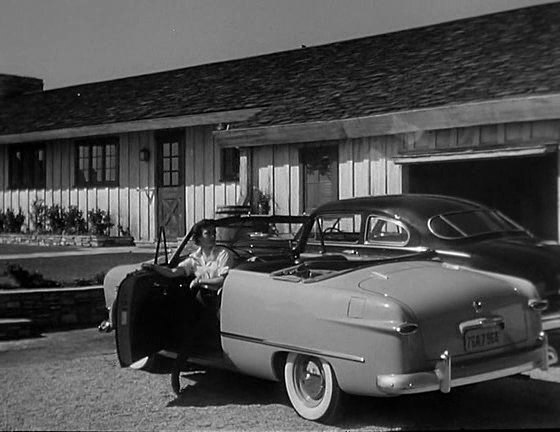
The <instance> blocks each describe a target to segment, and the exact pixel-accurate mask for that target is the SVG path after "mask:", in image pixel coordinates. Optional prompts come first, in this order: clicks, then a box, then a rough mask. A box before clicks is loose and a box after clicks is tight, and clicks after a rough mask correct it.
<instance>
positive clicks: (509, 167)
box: [405, 153, 558, 240]
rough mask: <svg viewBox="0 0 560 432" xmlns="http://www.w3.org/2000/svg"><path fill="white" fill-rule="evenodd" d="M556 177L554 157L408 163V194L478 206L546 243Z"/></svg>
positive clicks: (554, 234)
mask: <svg viewBox="0 0 560 432" xmlns="http://www.w3.org/2000/svg"><path fill="white" fill-rule="evenodd" d="M405 173H406V170H405ZM405 175H406V174H405ZM557 179H558V164H557V154H556V153H548V154H544V155H538V156H530V157H512V158H505V159H489V160H475V161H473V160H469V161H463V162H461V161H453V162H450V161H446V162H435V163H430V162H424V163H418V164H410V165H408V191H409V192H412V193H435V194H444V195H453V196H458V197H462V198H467V199H471V200H474V201H479V202H482V203H484V204H486V205H489V206H491V207H495V208H497V209H499V210H501V211H502V212H503V213H505V214H506V215H508V216H509V217H511V218H512V219H513V220H515V221H517V222H518V223H520V224H521V225H523V226H525V227H526V228H528V229H529V230H530V231H531V232H533V233H534V234H535V235H537V236H539V237H541V238H544V239H550V240H557V239H558V208H557V202H558V194H557V187H558V186H557Z"/></svg>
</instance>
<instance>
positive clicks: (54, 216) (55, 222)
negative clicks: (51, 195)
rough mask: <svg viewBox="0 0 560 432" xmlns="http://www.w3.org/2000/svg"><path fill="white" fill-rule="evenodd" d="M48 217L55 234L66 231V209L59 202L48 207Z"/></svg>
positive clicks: (50, 228)
mask: <svg viewBox="0 0 560 432" xmlns="http://www.w3.org/2000/svg"><path fill="white" fill-rule="evenodd" d="M47 219H48V221H49V231H50V232H51V233H53V234H62V233H63V231H64V221H65V219H66V210H64V209H63V208H62V207H61V206H59V205H58V204H54V205H52V206H51V207H49V208H48V209H47Z"/></svg>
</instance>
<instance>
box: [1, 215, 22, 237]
mask: <svg viewBox="0 0 560 432" xmlns="http://www.w3.org/2000/svg"><path fill="white" fill-rule="evenodd" d="M1 219H2V231H3V232H7V233H20V232H21V227H22V226H23V222H25V216H24V215H23V213H22V212H21V209H19V211H18V213H17V214H15V213H14V211H13V210H12V209H8V210H6V212H5V213H3V216H2V217H1Z"/></svg>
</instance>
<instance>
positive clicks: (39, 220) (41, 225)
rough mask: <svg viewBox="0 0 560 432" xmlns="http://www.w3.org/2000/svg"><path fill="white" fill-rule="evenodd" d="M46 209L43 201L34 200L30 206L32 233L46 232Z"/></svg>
mask: <svg viewBox="0 0 560 432" xmlns="http://www.w3.org/2000/svg"><path fill="white" fill-rule="evenodd" d="M47 212H48V207H47V205H46V204H45V203H44V201H43V200H35V201H33V204H32V205H31V218H32V219H31V222H32V223H33V231H35V232H37V233H43V232H45V231H47V229H48V227H47V224H48V218H47Z"/></svg>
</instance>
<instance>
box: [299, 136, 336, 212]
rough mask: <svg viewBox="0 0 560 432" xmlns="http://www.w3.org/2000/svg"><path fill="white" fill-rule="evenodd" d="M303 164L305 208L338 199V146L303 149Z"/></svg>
mask: <svg viewBox="0 0 560 432" xmlns="http://www.w3.org/2000/svg"><path fill="white" fill-rule="evenodd" d="M300 157H301V161H302V164H303V207H304V208H303V210H304V211H305V212H306V213H310V212H311V211H313V210H314V209H315V208H317V206H319V205H321V204H324V203H326V202H329V201H333V200H336V199H338V147H337V146H321V147H309V148H304V149H302V150H301V155H300Z"/></svg>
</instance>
